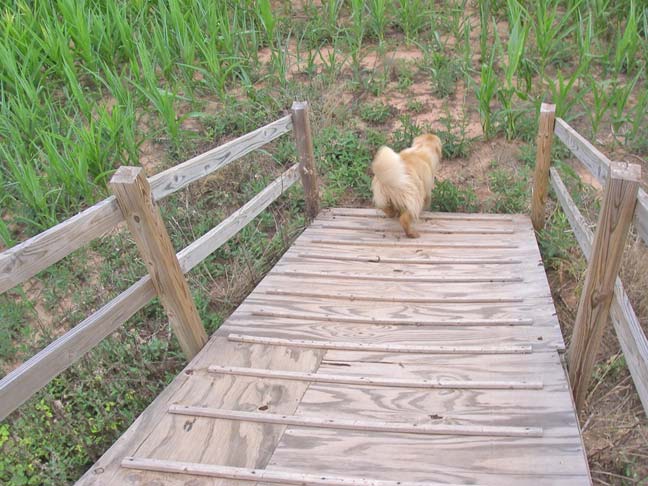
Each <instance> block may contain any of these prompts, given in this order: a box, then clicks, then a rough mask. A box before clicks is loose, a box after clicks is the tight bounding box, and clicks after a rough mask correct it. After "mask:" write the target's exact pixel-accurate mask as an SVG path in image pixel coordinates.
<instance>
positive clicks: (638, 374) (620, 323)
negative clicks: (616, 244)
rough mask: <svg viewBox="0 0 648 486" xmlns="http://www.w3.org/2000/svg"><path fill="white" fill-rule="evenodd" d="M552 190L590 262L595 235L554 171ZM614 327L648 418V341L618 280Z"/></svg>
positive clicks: (613, 319) (614, 303)
mask: <svg viewBox="0 0 648 486" xmlns="http://www.w3.org/2000/svg"><path fill="white" fill-rule="evenodd" d="M550 178H551V186H552V188H553V190H554V192H555V194H556V197H557V198H558V201H559V202H560V205H561V206H562V209H563V212H564V213H565V216H567V219H568V221H569V223H570V225H571V227H572V229H573V230H574V236H575V237H576V241H577V242H578V244H579V245H580V247H581V249H582V251H583V254H584V255H585V258H586V259H587V260H589V259H590V256H591V253H592V242H593V240H594V235H593V233H592V231H591V230H590V229H589V227H588V225H587V221H586V220H585V218H584V217H583V215H582V214H581V212H580V211H579V209H578V207H577V206H576V204H575V203H574V201H573V199H572V198H571V196H570V195H569V192H568V191H567V188H566V187H565V184H564V183H563V181H562V179H561V178H560V175H559V174H558V171H556V169H554V168H552V169H551V170H550ZM610 316H611V317H612V324H613V325H614V330H615V332H616V335H617V338H618V339H619V343H620V344H621V349H622V351H623V355H624V357H625V359H626V363H627V364H628V369H629V370H630V374H631V375H632V379H633V381H634V384H635V388H636V389H637V393H638V394H639V398H640V400H641V403H642V405H643V408H644V410H645V412H646V413H647V414H648V339H647V338H646V335H645V333H644V332H643V329H642V328H641V324H640V323H639V319H638V318H637V315H636V314H635V312H634V310H633V309H632V305H631V304H630V301H629V299H628V296H627V295H626V293H625V291H624V289H623V284H622V283H621V279H619V278H617V279H616V282H615V286H614V296H613V298H612V306H611V308H610Z"/></svg>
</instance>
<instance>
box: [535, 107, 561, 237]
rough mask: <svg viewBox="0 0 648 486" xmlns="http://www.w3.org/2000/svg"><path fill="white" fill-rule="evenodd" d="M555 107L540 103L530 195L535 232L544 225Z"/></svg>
mask: <svg viewBox="0 0 648 486" xmlns="http://www.w3.org/2000/svg"><path fill="white" fill-rule="evenodd" d="M555 119H556V105H550V104H547V103H542V105H541V106H540V120H539V122H538V137H537V139H536V146H537V151H536V165H535V172H534V175H533V192H532V194H531V222H532V223H533V228H534V229H535V230H536V231H540V230H541V229H542V228H544V225H545V205H546V204H547V192H548V190H549V167H550V166H551V141H552V140H553V132H554V122H555Z"/></svg>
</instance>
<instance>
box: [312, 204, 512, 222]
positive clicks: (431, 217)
mask: <svg viewBox="0 0 648 486" xmlns="http://www.w3.org/2000/svg"><path fill="white" fill-rule="evenodd" d="M320 216H322V217H323V218H332V217H335V216H351V217H354V218H358V217H363V218H379V219H388V218H387V216H386V215H385V213H384V212H382V211H379V210H377V209H373V208H327V209H324V210H322V212H321V214H320ZM419 218H420V220H421V221H444V220H447V221H477V222H479V223H483V222H485V221H495V222H499V223H512V222H513V218H512V217H511V216H509V215H506V214H492V213H440V212H431V211H423V212H422V213H421V215H420V216H419Z"/></svg>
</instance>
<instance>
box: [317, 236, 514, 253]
mask: <svg viewBox="0 0 648 486" xmlns="http://www.w3.org/2000/svg"><path fill="white" fill-rule="evenodd" d="M306 243H307V244H315V245H332V246H360V247H386V248H416V249H419V248H452V249H459V248H462V249H475V250H484V249H489V250H491V249H494V250H498V249H514V248H517V245H513V244H507V243H484V244H481V243H464V244H462V243H445V244H443V243H420V242H414V243H413V242H406V241H363V240H355V241H349V240H339V239H338V240H336V239H329V240H326V239H322V238H314V239H312V240H310V241H307V242H306Z"/></svg>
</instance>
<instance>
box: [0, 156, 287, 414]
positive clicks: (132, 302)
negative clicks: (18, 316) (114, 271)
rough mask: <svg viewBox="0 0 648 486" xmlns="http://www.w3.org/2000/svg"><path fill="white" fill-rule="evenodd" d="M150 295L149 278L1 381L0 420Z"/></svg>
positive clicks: (196, 258) (202, 243)
mask: <svg viewBox="0 0 648 486" xmlns="http://www.w3.org/2000/svg"><path fill="white" fill-rule="evenodd" d="M298 177H299V173H298V167H297V165H294V166H292V167H291V168H290V169H288V170H287V171H286V172H284V173H283V174H282V175H281V176H279V177H278V178H277V179H275V180H274V181H273V182H272V183H271V184H270V185H268V186H267V187H266V188H265V189H264V190H263V191H261V192H260V193H259V194H257V195H256V196H255V197H253V198H252V199H250V201H248V202H247V203H246V204H245V205H244V206H242V207H241V208H240V209H238V210H237V211H235V212H234V213H232V214H231V215H230V216H229V217H228V218H227V219H225V220H224V221H223V222H221V223H220V224H219V225H218V226H216V227H215V228H214V229H212V230H211V231H209V232H208V233H206V234H205V235H204V236H202V237H201V238H199V239H198V240H196V241H195V242H194V243H192V244H191V245H189V246H187V247H186V248H185V249H184V250H182V251H180V252H179V253H178V254H177V257H178V260H179V262H180V268H181V269H182V271H183V272H184V273H186V272H188V271H189V270H191V269H192V268H193V267H195V266H196V265H198V264H199V263H200V262H202V261H203V260H204V259H205V258H207V256H209V255H210V254H211V253H213V252H214V251H216V250H217V249H218V248H220V247H221V246H222V245H223V244H224V243H226V242H227V241H228V240H229V239H230V238H232V236H234V235H235V234H236V233H237V232H238V231H239V230H240V229H241V228H242V227H244V226H245V225H246V224H248V223H249V222H250V221H252V220H253V219H254V218H255V217H256V216H258V214H259V213H261V211H263V210H264V209H265V208H266V207H268V206H269V205H270V203H272V202H273V201H274V200H275V199H277V198H278V197H279V196H280V195H281V194H282V193H283V192H285V191H286V190H287V189H288V188H290V186H292V185H293V184H294V183H295V181H296V180H297V179H298ZM154 297H155V289H154V288H153V284H152V282H151V277H150V276H148V275H147V276H145V277H143V278H142V279H141V280H139V281H138V282H137V283H135V284H134V285H132V286H131V287H129V288H128V289H127V290H126V291H124V292H122V293H121V294H119V295H118V296H117V297H115V298H114V299H113V300H111V301H110V302H109V303H108V304H106V305H105V306H104V307H102V308H101V309H99V310H98V311H97V312H95V313H94V314H92V315H91V316H89V317H87V318H86V319H85V320H84V321H83V322H81V323H80V324H78V325H77V326H75V327H74V328H73V329H71V330H70V331H68V332H67V333H65V334H64V335H63V336H61V337H60V338H58V339H57V340H56V341H54V342H52V343H51V344H50V345H49V346H47V347H46V348H45V349H43V350H42V351H40V352H39V353H37V354H36V355H35V356H33V357H32V358H31V359H29V360H27V361H26V362H25V363H23V364H22V365H21V366H19V367H18V368H16V369H15V370H13V371H12V372H10V373H9V374H7V376H5V377H4V378H3V379H2V380H0V420H3V419H4V418H5V417H6V416H7V415H9V414H10V413H11V412H12V411H14V410H15V409H16V408H17V407H19V406H20V405H21V404H22V403H24V402H25V401H26V400H28V399H29V398H30V397H31V396H32V395H33V394H34V393H36V392H37V391H38V390H40V389H41V388H42V387H44V386H45V385H47V384H48V383H49V382H50V381H51V380H52V379H53V378H54V377H56V376H57V375H58V374H59V373H61V372H62V371H64V370H66V369H67V368H69V367H70V366H71V365H72V364H74V363H75V362H76V361H77V360H78V359H79V358H81V357H82V356H83V355H84V354H85V353H87V352H88V351H89V350H91V349H92V348H93V347H94V346H96V345H97V344H98V343H99V342H100V341H101V340H102V339H104V338H105V337H106V336H108V335H109V334H110V333H112V332H113V331H115V330H116V329H118V328H119V327H120V326H121V325H122V324H123V323H124V322H126V321H127V320H128V319H129V318H130V317H131V316H132V315H133V314H135V312H137V311H138V310H139V309H141V308H142V307H144V306H145V305H146V304H147V303H148V302H150V301H151V300H152V299H153V298H154Z"/></svg>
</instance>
